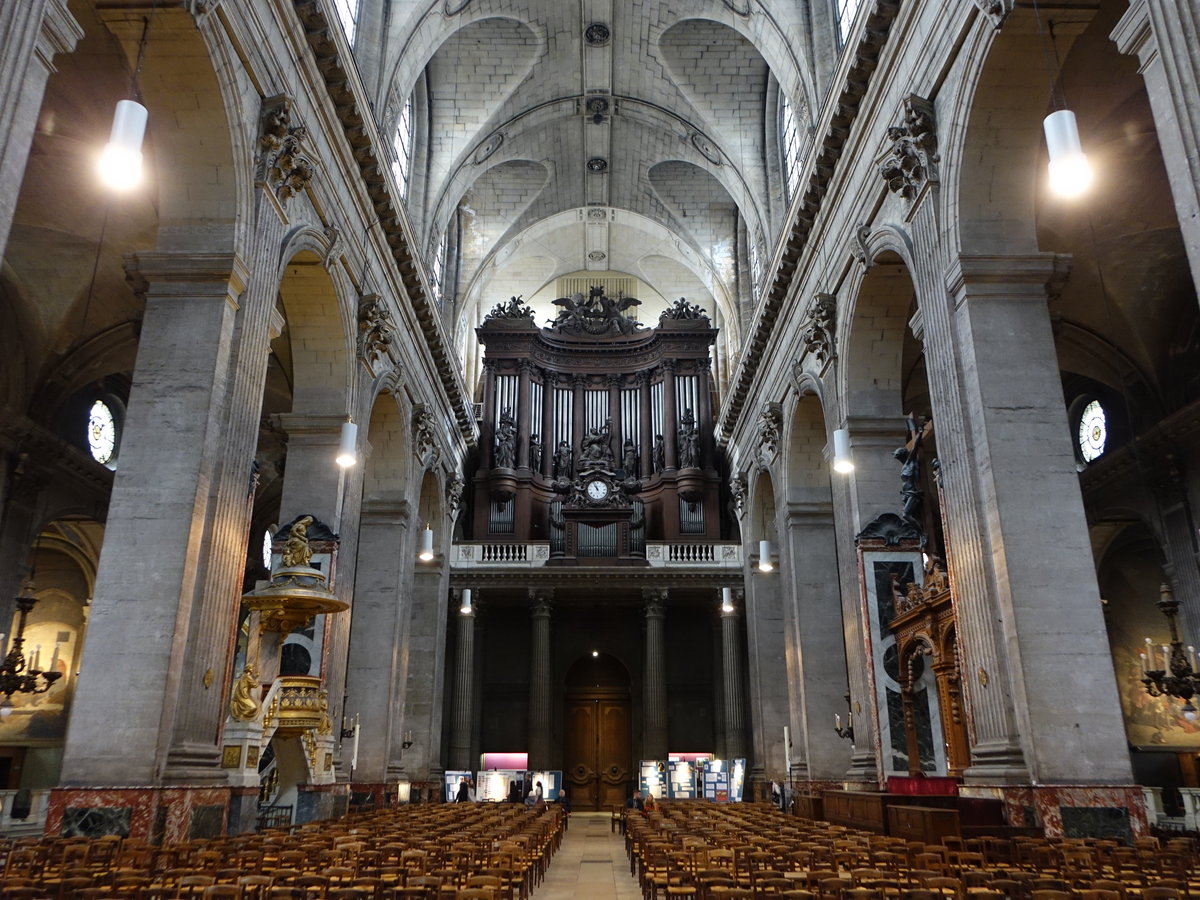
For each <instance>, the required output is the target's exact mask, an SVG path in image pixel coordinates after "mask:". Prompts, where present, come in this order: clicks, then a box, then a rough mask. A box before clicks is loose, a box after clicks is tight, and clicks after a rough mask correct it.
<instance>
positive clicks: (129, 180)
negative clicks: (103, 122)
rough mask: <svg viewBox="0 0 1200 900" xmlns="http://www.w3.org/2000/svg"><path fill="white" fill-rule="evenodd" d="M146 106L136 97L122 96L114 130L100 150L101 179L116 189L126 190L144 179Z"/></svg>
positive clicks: (115, 117)
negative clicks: (143, 154)
mask: <svg viewBox="0 0 1200 900" xmlns="http://www.w3.org/2000/svg"><path fill="white" fill-rule="evenodd" d="M147 116H148V114H147V112H146V107H144V106H142V104H140V103H138V102H137V101H136V100H121V101H118V103H117V110H116V112H115V113H114V114H113V124H112V133H111V134H110V135H109V137H108V143H107V144H106V145H105V146H104V149H103V150H102V151H101V153H100V159H99V160H98V161H97V167H98V168H99V170H100V180H101V181H103V182H104V183H105V184H106V185H107V186H108V187H110V188H112V189H113V190H114V191H127V190H130V189H131V188H134V187H137V186H138V185H139V184H140V183H141V181H142V138H143V137H144V136H145V134H146V119H147Z"/></svg>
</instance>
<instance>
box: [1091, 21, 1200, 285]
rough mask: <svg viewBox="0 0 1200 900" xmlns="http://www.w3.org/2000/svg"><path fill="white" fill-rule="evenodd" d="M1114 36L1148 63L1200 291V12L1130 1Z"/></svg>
mask: <svg viewBox="0 0 1200 900" xmlns="http://www.w3.org/2000/svg"><path fill="white" fill-rule="evenodd" d="M1112 39H1113V41H1114V42H1115V43H1116V45H1117V47H1118V49H1119V50H1120V51H1121V52H1122V53H1128V54H1130V55H1136V56H1137V58H1138V61H1139V62H1140V63H1141V64H1142V68H1141V73H1142V77H1143V78H1144V79H1145V81H1146V93H1147V95H1148V96H1149V98H1150V110H1151V112H1152V113H1153V114H1154V129H1155V131H1157V132H1158V143H1159V146H1160V147H1161V148H1162V155H1163V164H1164V165H1165V166H1166V169H1167V180H1168V181H1169V182H1170V184H1171V195H1172V196H1173V197H1174V199H1175V212H1176V213H1177V215H1178V216H1179V230H1180V232H1181V234H1182V235H1183V244H1184V247H1185V248H1186V250H1187V255H1188V262H1189V263H1190V265H1191V269H1192V284H1193V285H1194V286H1195V289H1196V293H1197V294H1200V194H1198V193H1197V185H1200V49H1198V48H1200V13H1198V12H1197V9H1196V4H1195V3H1180V2H1178V0H1130V3H1129V9H1128V10H1127V11H1126V13H1125V15H1124V16H1122V17H1121V21H1120V22H1118V23H1117V27H1116V28H1114V29H1113V32H1112Z"/></svg>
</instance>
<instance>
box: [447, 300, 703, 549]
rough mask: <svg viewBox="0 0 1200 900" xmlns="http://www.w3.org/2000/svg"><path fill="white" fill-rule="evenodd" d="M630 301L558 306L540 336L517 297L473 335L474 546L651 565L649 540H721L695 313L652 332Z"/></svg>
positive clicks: (679, 309)
mask: <svg viewBox="0 0 1200 900" xmlns="http://www.w3.org/2000/svg"><path fill="white" fill-rule="evenodd" d="M637 302H638V301H637V300H636V299H634V298H617V299H613V298H609V297H606V296H605V295H604V293H603V291H602V290H601V289H600V288H593V289H592V290H591V292H590V293H589V295H588V296H587V297H583V296H582V295H579V294H576V295H575V296H573V297H570V298H563V299H560V300H556V301H555V304H556V305H557V306H559V307H560V309H561V311H560V312H559V313H558V316H557V317H556V318H555V320H554V321H553V322H551V323H550V324H549V325H548V326H547V327H545V328H538V327H537V325H536V324H535V323H534V321H533V312H532V310H530V308H529V307H527V306H525V305H523V304H522V303H521V302H520V301H519V300H518V299H517V298H513V300H512V301H510V302H509V303H507V304H499V305H497V306H496V308H495V309H493V310H492V312H491V313H490V314H489V315H488V317H487V318H486V319H485V320H484V322H483V324H482V325H480V326H479V328H477V329H476V333H477V334H478V336H479V341H480V343H481V344H482V345H483V347H484V363H483V367H484V384H483V396H482V399H483V421H482V425H481V429H480V432H481V433H480V448H481V449H480V454H479V460H478V467H477V469H476V471H475V474H474V513H473V516H472V522H471V525H472V529H473V532H474V534H473V537H474V539H475V540H481V541H488V542H508V541H511V542H514V543H517V542H524V541H548V542H549V544H550V554H549V557H550V558H549V561H548V564H549V565H604V564H616V565H645V564H646V544H647V541H648V540H649V541H677V540H678V541H687V540H696V541H703V540H709V541H711V540H715V539H717V538H719V537H720V521H719V514H718V513H719V506H718V487H719V479H718V475H717V467H716V458H715V454H716V448H715V446H714V444H713V402H712V397H711V379H710V366H709V348H710V346H711V345H712V344H713V341H714V340H715V339H716V334H717V332H716V330H715V329H714V328H713V327H712V325H711V323H710V322H709V320H708V317H707V316H706V315H705V314H704V313H703V311H702V310H701V309H700V308H699V307H697V306H695V305H693V304H689V303H687V302H686V301H684V300H679V301H678V302H676V303H675V305H674V306H672V307H671V308H670V309H668V310H667V311H666V312H664V313H663V314H662V317H661V318H660V320H659V324H658V327H656V328H647V327H645V326H642V325H640V324H639V323H638V322H637V321H636V320H635V319H633V318H632V317H631V316H630V315H629V314H628V313H627V310H629V309H630V307H631V306H633V305H635V304H637Z"/></svg>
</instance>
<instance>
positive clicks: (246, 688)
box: [229, 663, 262, 722]
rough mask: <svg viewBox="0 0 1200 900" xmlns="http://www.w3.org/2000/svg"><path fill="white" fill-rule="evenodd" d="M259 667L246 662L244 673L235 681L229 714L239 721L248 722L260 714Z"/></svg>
mask: <svg viewBox="0 0 1200 900" xmlns="http://www.w3.org/2000/svg"><path fill="white" fill-rule="evenodd" d="M259 688H260V686H259V683H258V668H257V667H256V666H255V665H254V663H246V668H244V669H242V674H241V675H239V676H238V677H237V680H236V681H235V682H234V683H233V697H231V698H230V700H229V715H231V716H233V718H234V719H235V720H236V721H238V722H248V721H249V720H250V719H253V718H256V717H257V716H258V713H259V710H261V709H262V704H261V703H259V701H258V692H259Z"/></svg>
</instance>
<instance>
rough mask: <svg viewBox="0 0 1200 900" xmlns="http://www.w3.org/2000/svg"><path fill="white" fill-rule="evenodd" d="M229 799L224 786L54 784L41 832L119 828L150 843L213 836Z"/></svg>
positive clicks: (220, 829)
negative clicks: (86, 786) (90, 786)
mask: <svg viewBox="0 0 1200 900" xmlns="http://www.w3.org/2000/svg"><path fill="white" fill-rule="evenodd" d="M229 799H230V797H229V788H225V787H218V788H214V787H203V788H188V787H170V788H146V787H140V788H139V787H99V788H55V789H54V790H53V791H51V792H50V806H49V809H48V810H47V812H46V834H47V835H62V836H65V837H72V836H82V837H102V836H103V835H106V834H119V835H122V836H124V837H135V838H140V839H142V840H146V841H150V842H152V843H155V844H162V843H173V842H175V841H186V840H195V839H197V838H210V837H217V836H218V835H222V834H224V833H225V829H226V821H227V817H228V814H229Z"/></svg>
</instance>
